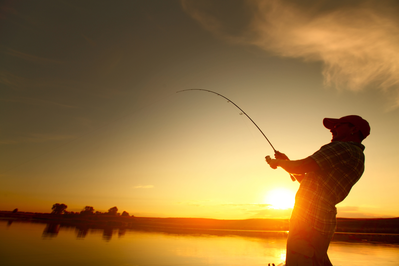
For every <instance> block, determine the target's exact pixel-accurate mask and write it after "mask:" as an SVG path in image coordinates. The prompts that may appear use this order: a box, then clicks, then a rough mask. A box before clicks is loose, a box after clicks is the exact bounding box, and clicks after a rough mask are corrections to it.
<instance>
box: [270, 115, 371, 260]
mask: <svg viewBox="0 0 399 266" xmlns="http://www.w3.org/2000/svg"><path fill="white" fill-rule="evenodd" d="M323 124H324V126H325V127H326V128H328V129H330V131H331V133H332V140H331V142H330V143H329V144H326V145H324V146H322V147H321V148H320V150H318V151H316V152H315V153H314V154H313V155H311V156H309V157H307V158H305V159H302V160H297V161H291V160H289V159H288V157H287V156H286V155H285V154H283V153H279V152H277V153H276V154H275V157H276V159H271V158H270V156H266V161H267V163H268V164H269V165H270V167H271V168H273V169H276V168H277V167H278V166H280V167H282V168H283V169H284V170H286V171H287V172H289V173H291V174H293V175H294V176H295V177H296V179H297V180H298V182H300V186H299V189H298V192H297V194H296V196H295V206H294V209H293V212H292V215H291V220H290V231H289V234H288V240H287V256H286V266H294V265H295V266H302V265H312V266H316V265H317V266H319V265H320V266H321V265H323V266H324V265H326V266H327V265H332V264H331V262H330V259H329V258H328V255H327V249H328V246H329V244H330V241H331V238H332V236H333V234H334V231H335V227H336V214H337V210H336V207H335V205H336V204H338V203H339V202H341V201H343V200H344V199H345V198H346V196H347V195H348V194H349V191H350V190H351V188H352V186H353V185H354V184H355V183H356V182H357V181H358V180H359V179H360V177H361V176H362V174H363V171H364V153H363V151H364V146H363V144H361V142H362V141H363V140H364V139H365V138H366V137H367V136H368V135H369V134H370V126H369V123H368V122H367V121H366V120H364V119H363V118H361V117H360V116H356V115H349V116H344V117H341V118H339V119H333V118H325V119H324V120H323Z"/></svg>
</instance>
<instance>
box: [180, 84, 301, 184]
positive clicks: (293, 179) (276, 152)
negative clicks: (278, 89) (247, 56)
mask: <svg viewBox="0 0 399 266" xmlns="http://www.w3.org/2000/svg"><path fill="white" fill-rule="evenodd" d="M185 91H205V92H209V93H213V94H216V95H218V96H220V97H222V98H224V99H226V100H227V102H229V103H231V104H233V105H234V106H235V107H237V108H238V109H239V110H240V111H241V112H242V113H243V114H244V115H245V116H246V117H247V118H248V119H249V120H251V122H252V123H253V124H254V125H255V126H256V128H257V129H258V130H259V131H260V133H262V135H263V137H264V138H265V139H266V140H267V142H268V143H269V145H270V146H271V147H272V149H273V151H274V154H279V153H280V152H279V151H277V150H276V149H275V148H274V146H273V144H272V143H271V142H270V140H269V139H268V138H267V137H266V135H265V133H263V131H262V129H260V127H259V126H258V125H257V124H256V123H255V121H254V120H252V118H251V117H250V116H249V115H248V114H247V113H246V112H245V111H244V110H243V109H241V108H240V107H239V106H238V105H237V104H236V103H234V102H233V101H232V100H230V99H229V98H227V97H226V96H224V95H222V94H220V93H217V92H214V91H211V90H205V89H185V90H180V91H177V92H176V93H179V92H185ZM290 177H291V179H292V181H295V180H296V179H295V177H294V176H293V175H291V174H290Z"/></svg>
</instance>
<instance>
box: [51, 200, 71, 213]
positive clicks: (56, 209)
mask: <svg viewBox="0 0 399 266" xmlns="http://www.w3.org/2000/svg"><path fill="white" fill-rule="evenodd" d="M66 208H68V206H67V205H65V204H64V203H61V204H60V203H56V204H54V205H53V207H52V208H51V209H52V210H53V211H52V212H51V214H63V213H64V212H65V210H66Z"/></svg>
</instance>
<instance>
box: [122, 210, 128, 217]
mask: <svg viewBox="0 0 399 266" xmlns="http://www.w3.org/2000/svg"><path fill="white" fill-rule="evenodd" d="M122 216H126V217H129V216H130V215H129V213H128V212H127V211H123V212H122Z"/></svg>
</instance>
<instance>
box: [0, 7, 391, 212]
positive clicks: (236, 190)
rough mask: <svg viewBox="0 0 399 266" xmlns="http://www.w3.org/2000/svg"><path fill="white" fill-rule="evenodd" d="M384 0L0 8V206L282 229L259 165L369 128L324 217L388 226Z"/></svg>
mask: <svg viewBox="0 0 399 266" xmlns="http://www.w3.org/2000/svg"><path fill="white" fill-rule="evenodd" d="M398 12H399V4H398V2H397V1H390V0H386V1H377V0H375V1H367V0H366V1H364V0H362V1H360V0H359V1H355V0H345V1H340V0H334V1H313V0H306V1H300V2H298V1H293V0H279V1H275V0H270V1H269V0H268V1H255V0H219V1H210V0H182V1H178V0H163V1H160V0H145V1H144V0H137V1H127V0H126V1H124V0H118V1H102V0H95V1H94V0H93V1H91V0H87V1H58V0H48V1H45V0H37V1H3V2H2V4H1V9H0V22H1V24H0V36H2V37H1V38H0V210H13V209H15V208H18V209H19V210H20V211H32V212H50V211H51V207H52V205H53V204H54V203H64V204H66V205H68V209H67V210H68V211H81V210H82V209H83V208H84V207H85V206H93V207H94V209H95V210H96V211H101V212H105V211H107V210H108V209H109V208H111V207H113V206H117V207H118V209H119V211H120V212H122V211H127V212H129V213H130V214H131V215H135V216H147V217H203V218H216V219H250V218H289V216H290V213H291V211H292V209H291V208H292V204H293V201H294V195H295V192H296V191H297V189H298V187H299V184H298V182H292V181H291V179H290V177H289V175H288V174H287V173H286V172H284V170H282V169H276V170H273V169H271V168H270V167H269V166H268V165H267V164H266V162H265V156H266V155H273V149H272V148H271V147H270V145H269V144H268V143H267V141H266V140H265V138H264V137H263V136H262V135H261V134H260V132H259V131H258V129H257V128H256V127H255V126H254V125H253V124H252V123H251V121H250V120H249V119H247V118H246V117H245V116H244V115H242V114H241V115H240V113H241V111H240V110H238V109H237V108H236V107H234V106H233V105H232V104H231V103H229V102H228V101H227V100H225V99H223V98H222V97H219V96H217V95H215V94H211V93H207V92H204V91H184V92H179V93H177V92H178V91H181V90H187V89H205V90H212V91H215V92H218V93H220V94H222V95H224V96H226V97H228V98H229V99H230V100H231V101H233V102H234V103H236V104H237V105H238V106H240V107H241V108H242V109H243V110H245V112H246V113H247V114H248V115H249V116H250V117H251V118H252V119H253V120H254V121H255V122H256V124H257V125H258V126H259V127H260V128H261V129H262V131H263V132H264V133H265V134H266V136H267V138H268V139H269V140H270V141H271V143H272V144H273V146H274V147H275V148H276V150H279V151H281V152H284V153H285V154H287V155H288V157H290V158H291V159H302V158H305V157H307V156H309V155H311V154H313V153H314V152H315V151H317V150H318V149H319V148H320V147H321V146H322V145H324V144H327V143H329V142H330V141H331V133H330V132H329V130H327V129H325V128H324V127H323V125H322V120H323V118H325V117H332V118H339V117H342V116H345V115H351V114H355V115H360V116H362V117H363V118H365V119H366V120H367V121H368V122H369V123H370V125H371V134H370V136H369V137H368V138H367V139H366V140H364V141H363V144H364V145H365V146H366V149H365V155H366V170H365V173H364V174H363V176H362V178H361V179H360V181H359V182H358V183H357V184H356V185H355V186H354V187H353V189H352V191H351V193H350V194H349V196H348V197H347V198H346V199H345V200H344V201H343V202H341V203H339V204H338V205H337V208H338V217H357V218H363V217H398V216H399V204H398V202H399V194H398V193H397V189H398V187H399V171H398V170H399V168H398V161H399V153H398V146H399V145H398V144H399V141H398V138H397V135H398V131H399V123H398V121H399V73H398V72H399V17H398V16H397V14H398Z"/></svg>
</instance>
